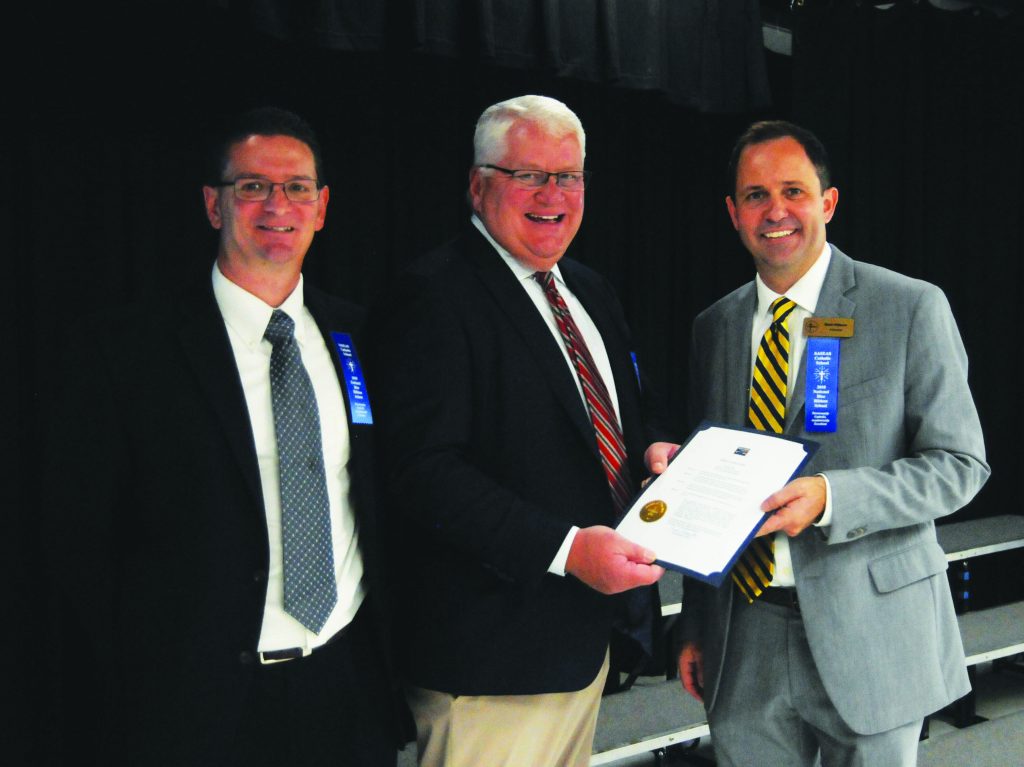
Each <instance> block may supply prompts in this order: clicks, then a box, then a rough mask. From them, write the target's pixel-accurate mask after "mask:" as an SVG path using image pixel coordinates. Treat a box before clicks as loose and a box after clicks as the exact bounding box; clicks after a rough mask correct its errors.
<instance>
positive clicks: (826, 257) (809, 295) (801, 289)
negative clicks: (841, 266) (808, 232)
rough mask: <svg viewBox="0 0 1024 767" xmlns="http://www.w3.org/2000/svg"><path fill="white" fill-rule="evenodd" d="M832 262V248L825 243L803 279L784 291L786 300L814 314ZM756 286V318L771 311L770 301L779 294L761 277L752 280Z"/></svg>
mask: <svg viewBox="0 0 1024 767" xmlns="http://www.w3.org/2000/svg"><path fill="white" fill-rule="evenodd" d="M831 260H832V248H831V246H830V245H829V244H828V243H827V242H826V243H825V246H824V247H823V248H822V251H821V255H820V256H818V259H817V260H816V261H815V262H814V263H813V264H811V268H810V269H808V270H807V272H806V273H805V274H804V276H803V277H801V278H800V279H799V280H797V281H796V282H795V283H793V285H791V286H790V288H789V290H787V291H786V298H788V299H790V300H791V301H793V302H794V303H795V304H796V305H797V306H799V307H800V308H801V309H804V310H805V311H807V312H808V313H810V314H814V309H815V307H817V305H818V297H819V296H820V295H821V287H822V285H824V284H825V274H826V273H827V272H828V265H829V262H830V261H831ZM754 283H755V284H756V285H757V316H758V317H760V316H761V315H762V314H767V313H768V312H769V310H770V309H771V305H772V301H774V300H775V299H776V298H778V297H779V296H780V295H781V294H780V293H776V292H775V291H774V290H772V289H771V288H769V287H768V286H767V285H765V284H764V282H763V281H762V280H761V275H757V276H756V277H755V278H754Z"/></svg>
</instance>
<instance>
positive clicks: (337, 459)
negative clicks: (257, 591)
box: [213, 264, 365, 652]
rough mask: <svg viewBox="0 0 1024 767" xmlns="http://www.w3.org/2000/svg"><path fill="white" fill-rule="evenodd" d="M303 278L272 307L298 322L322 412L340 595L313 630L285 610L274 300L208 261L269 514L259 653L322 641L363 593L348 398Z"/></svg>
mask: <svg viewBox="0 0 1024 767" xmlns="http://www.w3.org/2000/svg"><path fill="white" fill-rule="evenodd" d="M302 284H303V283H302V278H301V276H300V278H299V284H298V286H297V287H296V288H295V290H294V291H292V294H291V295H290V296H288V298H287V299H286V300H285V302H284V303H283V304H281V306H279V307H277V308H279V309H281V310H282V311H284V312H285V313H286V314H287V315H288V316H289V317H291V318H292V320H293V321H294V322H295V340H296V342H297V343H298V346H299V353H300V355H301V357H302V363H303V365H304V366H305V368H306V371H307V373H308V374H309V378H310V381H311V382H312V384H313V393H314V395H315V396H316V401H317V407H318V408H319V411H320V433H321V439H322V443H323V452H324V468H325V470H326V475H327V500H328V504H329V506H330V517H331V540H332V545H333V549H334V569H335V578H336V580H337V584H338V602H337V604H336V605H335V607H334V610H333V612H332V613H331V615H330V617H329V618H328V620H327V623H326V624H325V625H324V628H323V630H322V631H321V632H320V633H319V634H314V633H313V632H311V631H310V630H308V629H307V628H306V627H305V626H303V625H302V624H301V623H299V622H298V621H297V620H295V618H293V617H292V616H291V615H289V614H288V613H286V612H285V611H284V566H283V553H282V544H281V493H280V487H279V483H280V480H279V477H278V456H277V438H276V436H275V434H274V413H273V408H272V405H271V396H270V354H271V351H272V350H273V347H272V345H271V343H270V342H269V341H267V340H266V339H264V338H263V333H264V332H265V331H266V329H267V324H268V323H269V322H270V315H271V313H272V312H273V307H271V306H270V305H268V304H266V303H265V302H263V301H262V300H261V299H259V298H257V297H256V296H254V295H253V294H251V293H249V292H247V291H246V290H244V289H243V288H241V287H239V286H238V285H236V284H234V283H233V282H231V281H230V280H229V279H227V278H226V277H225V276H224V275H223V274H221V271H220V269H219V268H218V267H217V265H216V264H215V265H214V267H213V294H214V297H215V299H216V301H217V306H218V308H219V309H220V313H221V315H222V316H223V317H224V324H225V326H226V327H227V331H228V339H229V341H230V342H231V350H232V352H233V353H234V356H235V363H236V365H237V366H238V374H239V377H240V378H241V381H242V388H243V390H244V392H245V402H246V405H247V407H248V410H249V421H250V423H251V425H252V434H253V440H254V442H255V445H256V455H257V458H258V460H259V471H260V484H261V486H262V489H263V505H264V511H265V512H266V516H267V538H268V540H269V543H270V566H269V569H268V571H267V601H266V606H265V609H264V613H263V625H262V628H261V629H260V641H259V646H258V649H259V650H260V651H261V652H263V651H268V650H282V649H288V648H294V647H299V648H303V649H305V650H311V649H313V648H315V647H318V646H320V645H322V644H324V643H325V642H326V641H327V640H329V639H330V638H331V637H332V636H333V635H334V634H335V633H337V632H338V631H340V630H341V629H342V628H344V627H345V626H346V625H348V623H349V622H350V621H351V620H352V618H353V617H355V614H356V611H357V610H358V609H359V606H360V605H361V604H362V602H363V598H364V596H365V592H364V589H363V583H362V577H363V561H362V556H361V555H360V553H359V546H358V541H357V531H356V524H355V516H354V515H353V513H352V509H351V507H350V505H349V498H348V491H349V477H348V470H347V464H348V458H349V439H348V419H347V417H346V412H345V403H344V400H343V398H342V392H341V385H340V383H339V382H338V375H337V373H336V372H335V368H334V363H333V360H332V358H331V353H330V351H329V350H328V349H327V345H326V344H325V343H324V338H323V336H322V335H321V334H320V330H319V328H318V327H317V325H316V322H315V321H314V319H313V316H312V315H311V314H310V313H309V310H307V309H306V307H305V305H304V303H303V290H302Z"/></svg>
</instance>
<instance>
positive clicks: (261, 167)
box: [203, 136, 329, 292]
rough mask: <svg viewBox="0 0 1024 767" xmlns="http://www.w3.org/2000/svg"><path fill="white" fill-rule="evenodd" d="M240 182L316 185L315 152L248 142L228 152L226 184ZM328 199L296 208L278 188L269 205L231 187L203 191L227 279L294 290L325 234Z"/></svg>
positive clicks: (272, 141) (282, 140)
mask: <svg viewBox="0 0 1024 767" xmlns="http://www.w3.org/2000/svg"><path fill="white" fill-rule="evenodd" d="M238 178H257V179H263V180H266V181H269V182H271V183H274V184H280V183H282V182H285V181H289V180H294V179H306V180H308V179H313V180H316V167H315V163H314V160H313V152H312V151H311V150H310V148H309V147H308V146H307V145H306V144H305V143H304V142H302V141H299V140H298V139H296V138H292V137H291V136H249V137H248V138H247V139H245V140H244V141H240V142H238V143H237V144H234V145H233V146H232V147H231V149H230V151H229V152H228V159H227V165H226V167H225V170H224V174H223V176H222V179H223V180H224V181H234V180H235V179H238ZM328 194H329V192H328V189H327V187H324V188H322V189H321V190H320V198H319V199H317V200H315V201H313V202H305V203H303V202H292V201H291V200H289V199H288V198H287V197H285V194H284V189H283V188H282V187H280V186H275V187H274V189H273V191H272V192H271V195H270V197H268V198H267V199H266V200H253V201H245V200H239V199H237V198H236V197H235V194H234V191H233V190H232V189H231V187H230V186H221V187H210V186H205V187H203V197H204V199H205V202H206V216H207V218H208V219H209V221H210V225H211V226H213V228H214V229H217V230H219V231H220V247H219V252H218V261H217V262H218V264H219V266H220V270H221V272H222V273H223V274H224V276H225V277H227V278H228V279H230V280H231V281H232V282H235V283H236V284H239V285H241V286H242V287H246V288H247V289H249V288H248V286H249V285H250V284H252V283H260V282H266V281H268V280H274V281H276V282H281V281H283V282H292V287H294V283H297V282H298V279H299V272H300V270H301V269H302V261H303V259H304V258H305V256H306V251H308V250H309V246H310V243H311V242H312V241H313V235H314V233H315V232H318V231H320V229H322V228H323V225H324V216H325V215H326V214H327V198H328ZM250 292H253V291H250Z"/></svg>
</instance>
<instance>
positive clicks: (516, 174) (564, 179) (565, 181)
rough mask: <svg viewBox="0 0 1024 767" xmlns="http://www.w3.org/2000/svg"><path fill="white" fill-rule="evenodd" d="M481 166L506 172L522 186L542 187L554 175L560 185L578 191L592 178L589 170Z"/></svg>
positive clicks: (571, 190)
mask: <svg viewBox="0 0 1024 767" xmlns="http://www.w3.org/2000/svg"><path fill="white" fill-rule="evenodd" d="M480 167H481V168H490V169H491V170H496V171H498V172H499V173H504V174H505V175H506V176H508V177H509V178H511V179H512V180H513V181H515V182H516V183H517V184H519V185H520V186H526V187H530V188H538V187H542V186H544V185H545V184H547V183H548V179H549V178H551V177H552V176H554V177H555V183H556V184H558V186H559V187H561V188H562V189H566V190H568V191H570V192H578V191H580V190H582V189H584V188H586V186H587V181H588V180H590V171H589V170H562V171H557V172H555V173H549V172H548V171H546V170H513V169H512V168H502V167H501V166H500V165H481V166H480Z"/></svg>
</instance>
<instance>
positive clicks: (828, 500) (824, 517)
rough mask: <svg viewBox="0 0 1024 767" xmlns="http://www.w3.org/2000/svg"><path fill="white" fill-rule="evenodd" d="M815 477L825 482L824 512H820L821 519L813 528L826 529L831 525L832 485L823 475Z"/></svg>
mask: <svg viewBox="0 0 1024 767" xmlns="http://www.w3.org/2000/svg"><path fill="white" fill-rule="evenodd" d="M817 476H819V477H821V478H822V479H823V480H825V510H824V511H823V512H821V519H819V520H818V521H817V522H815V523H814V526H815V527H828V526H829V525H831V524H832V485H831V484H830V483H829V481H828V477H826V476H825V475H824V474H818V475H817Z"/></svg>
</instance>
